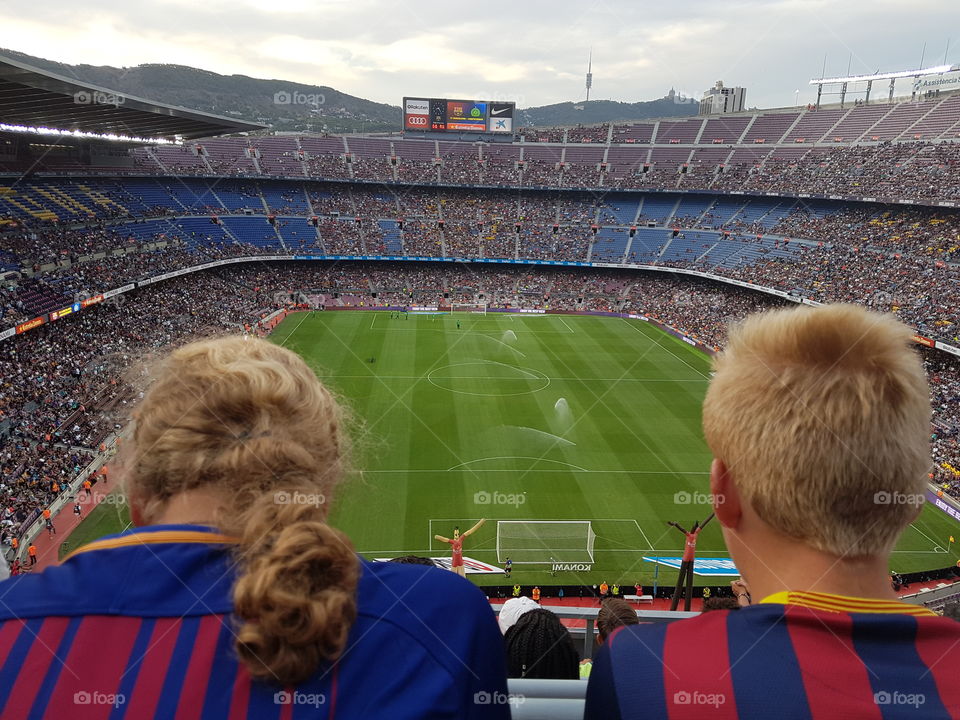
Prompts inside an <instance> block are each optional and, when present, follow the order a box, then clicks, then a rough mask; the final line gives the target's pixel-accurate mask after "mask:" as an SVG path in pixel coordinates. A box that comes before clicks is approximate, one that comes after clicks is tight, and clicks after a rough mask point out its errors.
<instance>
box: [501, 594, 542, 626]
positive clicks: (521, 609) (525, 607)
mask: <svg viewBox="0 0 960 720" xmlns="http://www.w3.org/2000/svg"><path fill="white" fill-rule="evenodd" d="M519 587H520V586H519V585H516V586H514V589H515V590H517V589H518V588H519ZM538 607H540V606H539V605H537V603H535V602H534V601H533V600H531V599H530V598H528V597H527V596H526V595H518V596H516V597H512V598H510V599H509V600H507V601H506V602H505V603H504V604H503V607H502V608H500V614H499V615H498V616H497V621H498V623H499V624H500V632H502V633H503V634H504V635H506V634H507V630H509V629H510V628H512V627H513V626H514V625H516V623H517V620H519V619H520V616H521V615H523V614H525V613H528V612H530V611H531V610H536V609H537V608H538Z"/></svg>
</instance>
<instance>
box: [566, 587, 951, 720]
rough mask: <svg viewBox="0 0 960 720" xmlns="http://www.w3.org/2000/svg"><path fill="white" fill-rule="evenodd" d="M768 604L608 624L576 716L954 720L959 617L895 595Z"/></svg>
mask: <svg viewBox="0 0 960 720" xmlns="http://www.w3.org/2000/svg"><path fill="white" fill-rule="evenodd" d="M768 601H769V602H764V603H761V604H758V605H753V606H750V607H746V608H742V609H740V610H728V611H714V612H708V613H704V614H702V615H700V616H698V617H695V618H690V619H687V620H679V621H676V622H673V623H664V624H657V625H634V626H630V627H625V628H621V629H618V630H617V631H616V632H615V633H614V634H613V635H611V637H610V639H609V640H608V642H607V643H606V644H605V645H604V646H603V647H602V648H601V650H600V652H599V654H598V657H597V658H596V660H595V662H594V664H593V670H592V672H591V674H590V685H589V688H588V691H587V708H586V715H585V717H586V718H588V719H590V720H592V719H594V718H598V719H599V718H602V719H603V720H617V719H618V718H624V719H625V718H641V717H642V718H657V719H663V720H701V719H702V718H709V719H710V720H769V719H770V718H776V719H777V720H793V719H794V718H796V719H803V720H834V719H835V720H846V719H848V718H856V719H857V720H859V719H861V718H867V719H871V720H894V719H899V718H911V719H912V720H920V719H921V718H922V719H923V720H947V719H948V718H960V623H957V622H956V621H954V620H950V619H947V618H942V617H938V616H936V615H934V614H933V613H932V612H930V611H929V610H926V609H925V608H921V607H918V606H911V605H904V604H902V603H899V602H893V601H884V600H868V599H860V598H845V597H841V596H837V595H824V594H819V593H781V594H779V595H778V596H773V597H771V598H768Z"/></svg>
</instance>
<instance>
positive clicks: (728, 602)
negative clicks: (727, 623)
mask: <svg viewBox="0 0 960 720" xmlns="http://www.w3.org/2000/svg"><path fill="white" fill-rule="evenodd" d="M739 609H740V603H739V602H738V601H737V599H736V598H734V597H708V598H704V601H703V607H702V608H701V612H710V611H711V610H739Z"/></svg>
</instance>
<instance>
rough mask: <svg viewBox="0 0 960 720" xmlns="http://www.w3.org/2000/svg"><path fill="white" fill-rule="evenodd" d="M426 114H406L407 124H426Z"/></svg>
mask: <svg viewBox="0 0 960 720" xmlns="http://www.w3.org/2000/svg"><path fill="white" fill-rule="evenodd" d="M426 124H427V116H426V115H408V116H407V125H426Z"/></svg>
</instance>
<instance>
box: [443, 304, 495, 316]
mask: <svg viewBox="0 0 960 720" xmlns="http://www.w3.org/2000/svg"><path fill="white" fill-rule="evenodd" d="M450 312H451V313H477V314H479V315H486V314H487V304H486V303H450Z"/></svg>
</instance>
